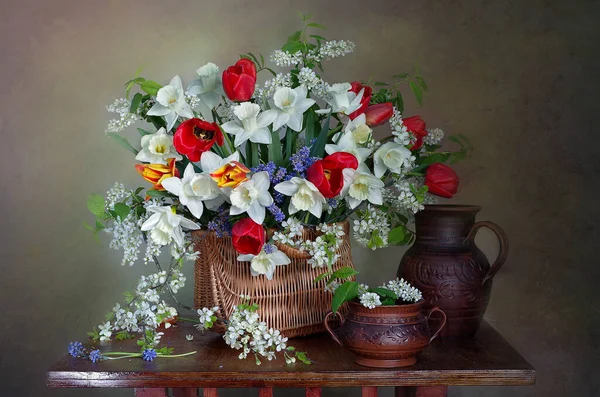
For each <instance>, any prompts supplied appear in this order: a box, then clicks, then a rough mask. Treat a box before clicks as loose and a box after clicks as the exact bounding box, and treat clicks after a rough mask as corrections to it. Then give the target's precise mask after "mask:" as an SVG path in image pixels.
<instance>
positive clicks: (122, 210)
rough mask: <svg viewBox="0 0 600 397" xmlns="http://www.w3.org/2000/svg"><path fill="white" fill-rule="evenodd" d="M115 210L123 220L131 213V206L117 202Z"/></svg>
mask: <svg viewBox="0 0 600 397" xmlns="http://www.w3.org/2000/svg"><path fill="white" fill-rule="evenodd" d="M114 210H115V212H116V213H117V215H118V216H119V218H121V220H123V219H125V218H127V215H129V211H131V208H129V206H128V205H127V204H125V203H116V204H115V206H114Z"/></svg>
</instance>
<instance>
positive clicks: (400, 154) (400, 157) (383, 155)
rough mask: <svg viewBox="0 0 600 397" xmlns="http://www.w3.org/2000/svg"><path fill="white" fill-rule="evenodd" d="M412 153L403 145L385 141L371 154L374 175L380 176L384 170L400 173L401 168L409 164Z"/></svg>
mask: <svg viewBox="0 0 600 397" xmlns="http://www.w3.org/2000/svg"><path fill="white" fill-rule="evenodd" d="M411 157H412V153H411V151H410V150H408V149H407V148H406V147H404V145H399V144H397V143H396V142H386V143H384V144H383V145H381V147H380V148H379V149H377V151H376V152H375V154H374V155H373V170H374V171H375V176H376V177H377V178H381V177H382V176H383V174H385V171H386V170H390V171H391V172H393V173H396V174H400V173H401V172H402V168H403V167H406V166H409V165H410V164H411Z"/></svg>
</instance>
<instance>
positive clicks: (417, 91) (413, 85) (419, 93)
mask: <svg viewBox="0 0 600 397" xmlns="http://www.w3.org/2000/svg"><path fill="white" fill-rule="evenodd" d="M408 85H409V86H410V89H411V90H412V92H413V94H415V98H416V100H417V103H418V104H419V106H423V91H422V90H421V86H420V85H418V84H417V83H415V82H414V81H412V80H411V81H409V82H408Z"/></svg>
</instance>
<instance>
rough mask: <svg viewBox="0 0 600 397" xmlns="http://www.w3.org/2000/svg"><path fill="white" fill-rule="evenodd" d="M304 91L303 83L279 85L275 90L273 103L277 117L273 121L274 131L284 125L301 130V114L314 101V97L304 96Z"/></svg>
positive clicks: (305, 91)
mask: <svg viewBox="0 0 600 397" xmlns="http://www.w3.org/2000/svg"><path fill="white" fill-rule="evenodd" d="M306 93H307V90H306V87H305V86H303V85H301V86H299V87H296V88H289V87H281V88H278V89H277V91H275V94H274V95H273V104H274V105H275V109H274V110H275V112H276V113H277V117H276V118H275V121H273V130H274V131H275V130H278V129H280V128H281V127H283V126H284V125H287V126H288V127H290V128H291V129H292V130H294V131H297V132H300V131H302V115H303V114H304V112H306V111H307V110H308V108H310V107H311V106H312V105H314V103H315V101H314V99H310V98H307V97H306Z"/></svg>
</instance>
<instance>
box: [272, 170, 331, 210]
mask: <svg viewBox="0 0 600 397" xmlns="http://www.w3.org/2000/svg"><path fill="white" fill-rule="evenodd" d="M275 190H276V191H278V192H279V193H281V194H285V195H286V196H291V198H292V199H291V200H290V207H289V213H290V215H292V214H295V213H296V212H298V211H308V212H310V213H311V214H313V215H314V216H316V217H317V218H320V217H321V214H322V213H323V204H325V203H326V200H325V197H323V195H322V194H321V192H319V189H317V187H316V186H315V185H314V184H313V183H312V182H309V181H307V180H306V179H302V178H298V177H296V176H295V177H293V178H292V179H290V180H289V181H284V182H281V183H278V184H277V185H275Z"/></svg>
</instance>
